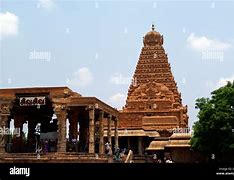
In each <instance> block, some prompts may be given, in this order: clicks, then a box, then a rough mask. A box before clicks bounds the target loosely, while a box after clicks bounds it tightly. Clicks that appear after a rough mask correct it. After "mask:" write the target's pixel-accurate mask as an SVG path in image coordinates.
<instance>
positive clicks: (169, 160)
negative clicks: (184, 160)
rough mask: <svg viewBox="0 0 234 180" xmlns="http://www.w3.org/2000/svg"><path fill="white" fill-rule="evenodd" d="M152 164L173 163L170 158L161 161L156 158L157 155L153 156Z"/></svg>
mask: <svg viewBox="0 0 234 180" xmlns="http://www.w3.org/2000/svg"><path fill="white" fill-rule="evenodd" d="M153 162H154V163H174V162H173V161H172V159H171V157H170V156H168V157H164V158H163V161H162V160H161V159H160V158H158V157H157V154H154V155H153Z"/></svg>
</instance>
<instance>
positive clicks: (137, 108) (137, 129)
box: [119, 25, 188, 151]
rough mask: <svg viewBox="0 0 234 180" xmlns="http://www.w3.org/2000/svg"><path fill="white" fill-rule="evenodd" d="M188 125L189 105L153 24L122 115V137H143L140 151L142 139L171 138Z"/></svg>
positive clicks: (145, 41) (120, 122)
mask: <svg viewBox="0 0 234 180" xmlns="http://www.w3.org/2000/svg"><path fill="white" fill-rule="evenodd" d="M187 126H188V116H187V106H183V105H182V100H181V94H180V93H179V91H178V88H177V83H176V82H175V79H174V77H173V74H172V71H171V67H170V64H169V62H168V57H167V54H166V53H165V50H164V47H163V36H162V35H161V34H160V33H159V32H157V31H156V30H155V27H154V25H152V30H151V31H150V32H148V33H147V34H146V35H145V36H144V38H143V47H142V49H141V53H140V57H139V60H138V63H137V66H136V69H135V72H134V75H133V80H132V83H131V85H130V87H129V90H128V96H127V100H126V105H125V106H124V107H123V109H122V111H121V112H120V118H119V128H120V131H119V134H120V137H121V134H123V135H122V137H128V138H130V142H131V139H132V137H141V138H138V151H139V150H140V149H139V148H140V146H139V143H141V144H142V142H140V141H142V140H140V139H144V138H147V137H149V138H154V137H158V136H160V137H169V136H170V135H171V132H172V131H173V129H174V128H177V127H182V128H183V127H187ZM121 130H122V131H123V132H122V133H121ZM128 132H129V133H128ZM122 139H123V138H122ZM128 141H129V139H128ZM145 142H146V141H145ZM133 144H135V143H133ZM146 144H148V143H146ZM142 146H143V147H144V146H145V147H147V146H148V145H144V144H142ZM141 151H142V150H141Z"/></svg>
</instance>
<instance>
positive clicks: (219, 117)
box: [191, 82, 234, 156]
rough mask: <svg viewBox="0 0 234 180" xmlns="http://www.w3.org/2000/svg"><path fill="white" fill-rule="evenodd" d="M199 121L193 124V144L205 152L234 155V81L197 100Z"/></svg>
mask: <svg viewBox="0 0 234 180" xmlns="http://www.w3.org/2000/svg"><path fill="white" fill-rule="evenodd" d="M195 107H196V108H198V109H199V113H198V118H199V121H197V122H196V123H195V125H194V126H193V129H194V134H193V137H192V139H191V145H192V148H193V149H194V150H197V151H200V152H202V153H204V154H207V155H208V154H212V153H214V154H216V155H225V153H226V154H233V156H234V82H232V83H231V82H228V84H227V85H226V86H224V87H221V88H219V89H217V90H215V91H213V92H212V93H211V98H204V97H203V98H199V99H197V100H196V106H195Z"/></svg>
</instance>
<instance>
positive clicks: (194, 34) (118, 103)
mask: <svg viewBox="0 0 234 180" xmlns="http://www.w3.org/2000/svg"><path fill="white" fill-rule="evenodd" d="M233 17H234V1H230V0H229V1H224V2H223V1H198V2H196V1H190V2H185V1H166V2H164V1H143V0H136V1H127V2H124V1H119V2H118V1H111V0H109V1H108V0H107V1H98V0H96V1H88V2H86V1H79V0H77V1H76V0H68V1H62V0H60V1H59V0H57V1H56V0H31V1H30V0H17V1H16V0H12V1H7V0H0V87H1V88H11V87H32V86H68V87H70V88H71V89H72V90H74V91H77V92H79V93H81V94H82V95H83V96H96V97H97V98H99V99H101V100H102V101H104V102H107V103H108V104H111V105H112V106H114V107H117V108H119V109H120V108H121V107H122V106H124V104H125V100H126V94H127V91H128V87H129V84H130V82H131V77H132V75H133V73H134V70H135V66H136V63H137V61H138V58H139V55H140V51H141V48H142V46H143V42H142V40H143V39H142V37H143V36H144V35H145V34H146V33H147V32H148V31H150V29H151V24H152V23H154V24H155V25H156V30H157V31H159V32H160V33H161V34H162V35H163V36H164V48H165V50H166V53H167V54H168V58H169V62H170V64H171V68H172V72H173V75H174V77H175V80H176V81H177V85H178V88H179V91H180V92H181V93H182V99H183V104H187V105H188V113H189V117H190V118H189V125H190V126H191V125H192V124H193V123H194V122H195V121H196V120H197V117H196V114H197V110H195V105H194V104H195V100H196V99H197V98H199V97H209V94H210V92H211V91H212V90H214V89H216V88H218V87H220V86H223V85H225V83H226V81H228V80H234V70H233V67H234V59H233V48H234V47H233V46H234V33H233V32H234V25H233V22H232V21H233V20H232V18H233Z"/></svg>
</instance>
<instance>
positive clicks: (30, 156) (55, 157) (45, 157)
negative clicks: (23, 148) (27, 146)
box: [0, 153, 113, 163]
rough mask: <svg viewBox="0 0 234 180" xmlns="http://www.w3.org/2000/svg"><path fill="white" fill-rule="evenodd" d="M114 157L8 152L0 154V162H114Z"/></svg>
mask: <svg viewBox="0 0 234 180" xmlns="http://www.w3.org/2000/svg"><path fill="white" fill-rule="evenodd" d="M112 159H113V158H112V157H110V158H107V157H105V156H100V157H97V156H96V155H95V154H79V153H48V154H41V156H40V159H37V156H36V154H35V153H7V154H1V155H0V163H112V162H113V160H112Z"/></svg>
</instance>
